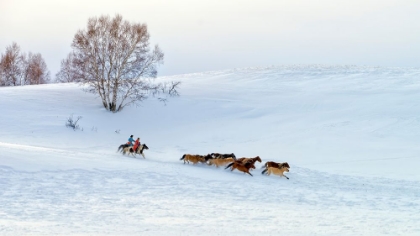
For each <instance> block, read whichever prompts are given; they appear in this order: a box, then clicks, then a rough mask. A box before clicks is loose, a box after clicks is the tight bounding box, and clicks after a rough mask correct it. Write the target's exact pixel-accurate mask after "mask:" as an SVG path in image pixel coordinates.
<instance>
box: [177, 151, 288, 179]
mask: <svg viewBox="0 0 420 236" xmlns="http://www.w3.org/2000/svg"><path fill="white" fill-rule="evenodd" d="M180 160H183V161H184V164H185V163H188V164H189V163H190V162H191V163H193V164H194V165H195V164H197V163H207V165H210V166H211V165H214V166H216V167H219V166H225V169H228V168H230V170H231V171H233V170H235V169H236V170H239V171H242V172H244V173H247V174H249V175H251V176H252V174H251V173H250V172H249V171H250V170H252V169H255V162H257V161H258V162H261V158H260V157H259V156H256V157H253V158H246V157H242V158H238V159H236V156H235V154H233V153H231V154H220V153H211V154H207V155H192V154H184V155H183V156H182V157H181V159H180ZM262 168H264V170H263V171H262V172H261V174H266V175H271V174H274V175H278V176H280V177H282V176H283V177H285V178H286V179H289V177H287V176H286V175H284V172H289V168H290V166H289V164H288V163H287V162H282V163H278V162H274V161H267V162H266V163H265V164H264V165H263V167H262Z"/></svg>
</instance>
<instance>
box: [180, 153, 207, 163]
mask: <svg viewBox="0 0 420 236" xmlns="http://www.w3.org/2000/svg"><path fill="white" fill-rule="evenodd" d="M179 160H184V164H185V162H187V163H188V164H190V162H192V163H193V164H194V165H195V164H197V163H198V162H201V163H205V162H206V158H205V156H202V155H191V154H184V155H183V156H182V157H181V159H179Z"/></svg>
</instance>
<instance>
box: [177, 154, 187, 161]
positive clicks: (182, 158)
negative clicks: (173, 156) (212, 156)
mask: <svg viewBox="0 0 420 236" xmlns="http://www.w3.org/2000/svg"><path fill="white" fill-rule="evenodd" d="M186 155H187V154H184V155H183V156H182V157H181V159H179V160H180V161H182V160H184V158H185V156H186Z"/></svg>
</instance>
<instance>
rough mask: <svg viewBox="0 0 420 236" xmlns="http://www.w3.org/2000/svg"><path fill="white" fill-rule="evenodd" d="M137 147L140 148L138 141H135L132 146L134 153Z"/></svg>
mask: <svg viewBox="0 0 420 236" xmlns="http://www.w3.org/2000/svg"><path fill="white" fill-rule="evenodd" d="M138 146H140V140H138V139H137V140H136V141H135V142H134V146H133V150H134V151H135V150H137V147H138Z"/></svg>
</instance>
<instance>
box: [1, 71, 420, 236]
mask: <svg viewBox="0 0 420 236" xmlns="http://www.w3.org/2000/svg"><path fill="white" fill-rule="evenodd" d="M158 80H159V81H162V80H179V81H181V82H182V84H181V89H180V93H181V96H180V97H177V98H173V99H171V100H169V102H168V103H167V104H166V105H164V104H163V103H161V102H158V101H155V100H153V99H149V100H147V101H146V102H144V103H142V104H141V105H140V106H139V107H135V106H132V107H127V108H126V109H125V110H123V111H122V112H120V113H116V114H112V113H109V112H107V111H105V110H104V108H103V107H101V102H100V100H99V99H98V98H96V97H95V96H94V95H92V94H88V93H84V92H83V91H81V88H80V87H79V86H77V85H75V84H50V85H39V86H24V87H6V88H0V101H1V102H0V109H1V112H0V121H1V123H0V127H1V128H0V235H263V234H264V235H420V223H419V222H420V185H419V183H420V172H419V167H420V146H419V145H418V144H419V143H420V69H409V68H408V69H407V68H404V69H402V68H372V67H351V66H349V67H339V66H337V67H326V66H296V67H269V68H246V69H234V70H226V71H216V72H206V73H197V74H186V75H178V76H171V77H160V78H158ZM70 115H73V117H77V116H82V119H81V120H80V121H79V124H80V127H82V128H83V131H82V130H79V131H73V130H71V129H69V128H67V127H66V126H65V123H66V121H67V119H68V118H69V116H70ZM131 134H133V135H134V137H135V138H136V137H140V138H141V141H142V143H145V144H147V146H148V147H149V148H150V149H149V150H146V151H145V155H146V159H143V158H142V157H140V156H137V158H132V157H128V156H123V155H121V154H120V153H117V152H116V151H117V148H118V146H119V145H120V144H122V143H125V142H126V140H127V139H128V137H129V136H130V135H131ZM212 152H220V153H232V152H233V153H235V155H236V156H237V157H255V156H257V155H258V156H260V157H261V159H262V161H263V163H265V162H266V161H278V162H284V161H287V162H288V163H289V164H290V166H291V168H290V172H289V173H286V175H287V176H288V177H289V178H290V179H289V180H287V179H285V178H279V177H278V176H264V175H261V174H260V172H261V169H260V167H261V166H262V164H263V163H257V169H256V170H253V171H252V172H251V173H252V174H253V175H254V176H253V177H251V176H249V175H245V174H243V173H242V172H238V171H233V172H231V171H229V170H225V169H223V168H215V167H213V166H206V165H202V164H201V165H200V164H199V165H196V166H193V165H187V164H185V165H184V164H183V162H182V161H180V160H179V159H180V158H181V157H182V155H183V154H185V153H191V154H207V153H212Z"/></svg>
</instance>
